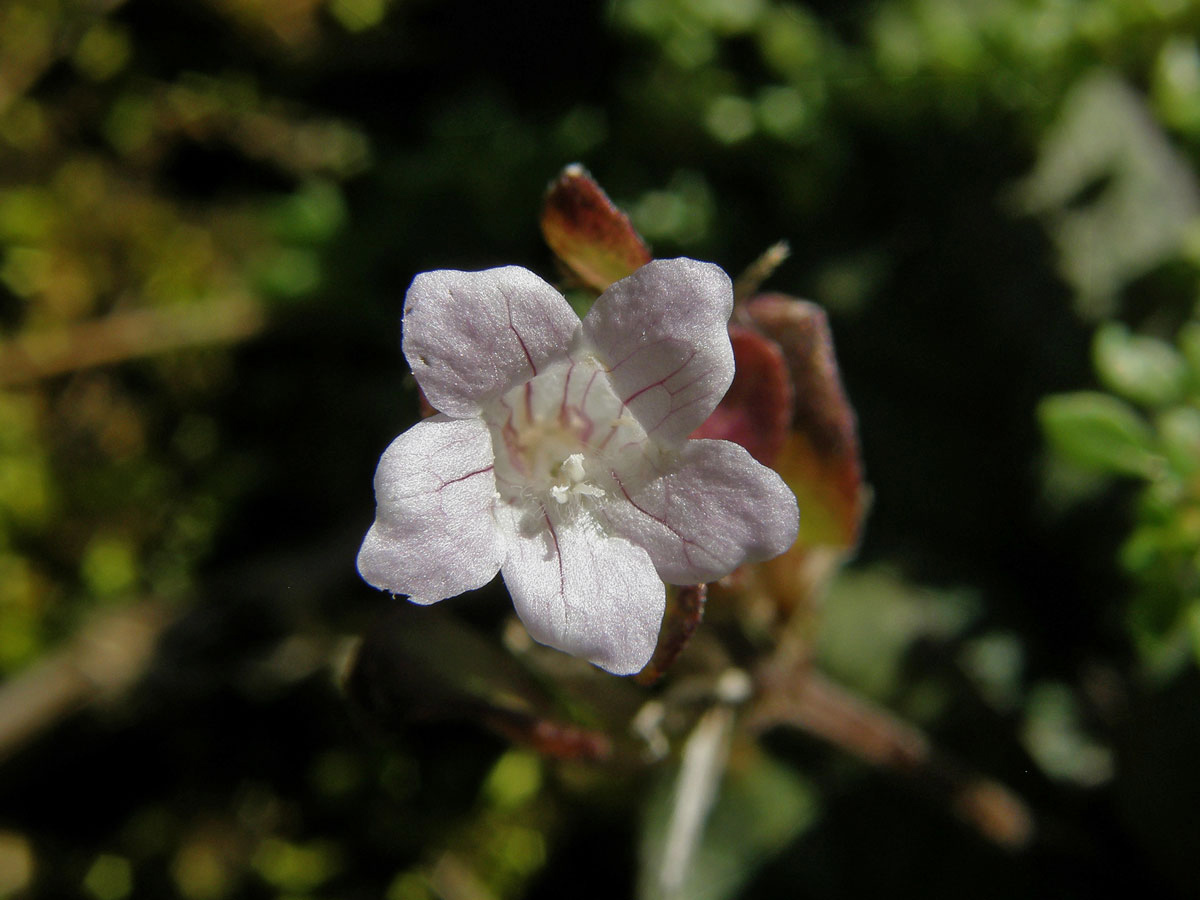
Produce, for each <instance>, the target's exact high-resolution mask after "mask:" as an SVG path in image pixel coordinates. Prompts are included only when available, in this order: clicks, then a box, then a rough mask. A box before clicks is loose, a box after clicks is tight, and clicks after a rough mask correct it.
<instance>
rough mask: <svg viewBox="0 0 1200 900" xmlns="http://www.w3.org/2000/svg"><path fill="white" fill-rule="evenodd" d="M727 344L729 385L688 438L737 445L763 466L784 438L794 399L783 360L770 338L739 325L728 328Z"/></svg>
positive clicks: (777, 347) (767, 462) (773, 457)
mask: <svg viewBox="0 0 1200 900" xmlns="http://www.w3.org/2000/svg"><path fill="white" fill-rule="evenodd" d="M729 340H730V342H731V343H732V344H733V359H734V365H735V368H734V376H733V384H732V385H731V386H730V388H729V392H728V393H727V394H726V395H725V397H724V399H722V400H721V402H720V403H719V404H717V408H716V409H715V410H713V414H712V415H711V416H709V417H708V419H706V420H705V422H704V424H703V425H701V426H700V427H699V428H697V429H696V431H695V432H693V434H692V437H694V438H718V439H720V440H725V441H733V442H734V443H735V444H741V445H742V446H743V447H745V448H746V449H747V450H749V451H750V455H751V456H753V457H754V458H755V459H757V460H758V461H759V462H760V463H762V464H763V465H765V466H769V465H771V464H773V463H774V461H775V457H776V456H777V455H778V453H779V451H780V449H781V448H782V447H783V443H784V440H785V439H786V438H787V433H788V426H789V425H791V422H792V403H793V400H794V397H793V391H792V383H791V378H790V377H789V375H788V367H787V360H785V359H784V356H783V351H782V350H781V349H780V348H779V345H778V344H776V343H775V342H774V341H772V340H769V339H767V338H765V337H763V336H762V335H760V334H758V333H757V332H755V331H751V330H750V329H748V328H742V327H741V326H739V325H730V326H729Z"/></svg>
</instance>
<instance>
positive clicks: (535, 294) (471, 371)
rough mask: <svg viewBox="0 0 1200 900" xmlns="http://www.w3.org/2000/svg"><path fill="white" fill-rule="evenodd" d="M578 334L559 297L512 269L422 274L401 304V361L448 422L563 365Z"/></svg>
mask: <svg viewBox="0 0 1200 900" xmlns="http://www.w3.org/2000/svg"><path fill="white" fill-rule="evenodd" d="M578 328H579V317H578V316H577V315H575V312H574V310H572V309H571V307H570V306H569V305H568V304H567V301H566V300H564V299H563V296H562V294H560V293H559V292H558V291H556V290H555V289H554V288H553V287H551V286H550V285H549V284H547V283H546V282H545V281H543V280H542V279H540V278H538V277H537V276H536V275H534V274H533V273H532V272H530V271H529V270H528V269H522V268H521V267H520V266H504V267H503V268H499V269H488V270H486V271H483V272H458V271H453V270H450V269H443V270H440V271H437V272H425V273H423V274H421V275H418V276H417V277H416V278H414V279H413V283H412V287H410V288H409V289H408V296H407V297H406V298H405V300H404V341H403V346H404V355H405V357H407V359H408V364H409V365H410V366H411V367H412V371H413V374H414V375H415V376H416V377H417V383H418V384H420V385H421V389H422V390H423V391H424V392H425V397H426V398H427V399H428V400H429V402H430V403H431V404H432V405H433V407H434V408H435V409H437V410H439V411H440V412H444V413H447V414H448V415H451V416H456V417H466V416H473V415H476V414H478V412H479V410H480V408H481V406H482V405H483V404H485V403H487V401H489V400H491V399H494V398H496V397H499V396H500V395H501V394H503V393H504V392H505V391H507V390H508V389H509V388H511V387H513V386H515V385H517V384H520V383H521V382H523V381H527V380H528V379H530V378H532V377H533V376H534V375H536V374H537V373H538V372H540V371H541V370H542V369H544V368H545V367H546V365H547V364H548V363H550V362H553V361H554V360H557V359H561V358H565V357H566V352H567V346H568V344H569V343H570V341H571V338H572V337H573V336H574V334H575V332H576V331H577V330H578Z"/></svg>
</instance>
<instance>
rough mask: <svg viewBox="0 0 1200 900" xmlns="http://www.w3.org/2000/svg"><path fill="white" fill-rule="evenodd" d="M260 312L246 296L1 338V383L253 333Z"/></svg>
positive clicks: (260, 324) (22, 381)
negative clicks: (11, 337)
mask: <svg viewBox="0 0 1200 900" xmlns="http://www.w3.org/2000/svg"><path fill="white" fill-rule="evenodd" d="M264 321H265V317H264V315H263V312H262V309H261V308H260V307H259V305H258V304H257V303H255V302H253V301H251V300H248V299H241V298H236V299H228V300H220V301H213V302H210V303H206V304H203V305H194V306H180V307H171V308H167V309H144V310H136V311H133V312H122V313H114V314H112V315H110V316H108V317H106V318H104V319H98V320H95V321H91V322H83V323H80V324H77V325H73V326H71V327H68V328H63V329H60V330H57V331H51V332H45V333H33V334H24V335H21V336H19V337H16V338H13V339H11V340H9V341H5V342H3V343H0V385H12V384H27V383H29V382H32V381H36V380H38V379H40V378H47V377H50V376H53V375H62V374H63V373H66V372H73V371H77V370H79V369H87V368H92V367H94V366H102V365H108V364H110V363H115V362H121V361H122V360H126V359H133V358H136V357H142V356H153V355H155V354H158V353H165V352H167V351H169V350H177V349H180V348H182V347H191V346H196V345H200V344H218V343H228V342H232V341H238V340H241V339H242V338H246V337H249V336H250V335H252V334H255V333H257V332H258V331H260V330H261V329H262V327H263V323H264Z"/></svg>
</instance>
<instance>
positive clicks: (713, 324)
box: [583, 259, 733, 444]
mask: <svg viewBox="0 0 1200 900" xmlns="http://www.w3.org/2000/svg"><path fill="white" fill-rule="evenodd" d="M732 310H733V286H732V284H731V283H730V281H729V276H728V275H726V274H725V273H724V272H723V271H721V269H720V268H719V267H718V266H715V265H713V264H712V263H704V262H697V261H696V260H694V259H662V260H656V261H654V262H651V263H647V264H646V265H644V266H642V268H640V269H638V270H637V271H636V272H634V273H633V274H632V275H630V276H629V277H628V278H623V279H621V280H620V281H618V282H617V283H616V284H614V285H612V287H610V288H609V289H608V290H607V291H605V292H604V293H603V294H602V295H601V296H600V299H598V300H597V301H596V304H595V305H594V306H593V307H592V310H591V312H589V313H588V315H587V318H585V319H584V320H583V333H584V336H585V337H586V339H587V341H588V342H589V343H590V344H591V345H592V347H594V348H595V349H596V350H597V351H598V352H599V355H600V357H601V361H602V362H603V363H604V364H605V365H606V366H608V368H609V369H610V370H611V377H612V382H613V386H614V387H615V388H616V391H617V394H618V395H619V396H620V398H621V399H622V400H623V401H625V403H626V404H627V405H628V406H629V409H630V410H631V411H632V412H633V414H634V416H636V417H637V420H638V421H639V422H640V423H641V425H642V427H643V428H645V429H646V431H647V432H648V433H649V434H650V435H651V437H653V438H655V439H656V440H658V441H659V442H663V443H668V444H671V443H677V442H679V441H682V440H684V439H685V438H686V437H687V436H688V435H689V434H691V433H692V432H693V431H694V430H695V429H696V428H697V427H699V425H700V424H701V423H702V422H703V421H704V420H705V419H707V418H708V416H709V413H711V412H712V411H713V410H714V409H715V408H716V406H717V403H718V402H719V401H720V399H721V398H722V397H723V396H724V395H725V392H726V391H727V390H729V384H730V382H732V381H733V350H732V349H731V348H730V345H729V333H728V330H727V326H728V323H729V315H730V312H731V311H732Z"/></svg>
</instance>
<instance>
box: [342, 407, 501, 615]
mask: <svg viewBox="0 0 1200 900" xmlns="http://www.w3.org/2000/svg"><path fill="white" fill-rule="evenodd" d="M492 463H493V458H492V439H491V436H490V435H489V433H488V429H487V426H486V425H485V424H484V423H483V422H482V421H480V420H478V419H448V418H446V417H445V416H434V417H433V418H431V419H426V420H425V421H423V422H418V423H417V424H416V425H414V426H413V427H412V428H410V429H409V430H408V431H406V432H404V434H402V435H400V437H398V438H396V439H395V440H394V441H392V443H391V445H390V446H389V447H388V448H387V450H385V451H384V453H383V457H382V458H381V459H380V460H379V467H378V468H377V469H376V471H375V502H376V509H375V524H373V525H372V526H371V530H370V531H368V532H367V536H366V538H365V539H364V540H363V544H362V549H361V550H359V552H358V571H359V573H360V574H361V575H362V577H363V579H364V580H366V581H367V582H368V583H369V584H372V585H374V586H375V587H377V588H382V589H383V590H386V591H391V592H392V593H393V594H409V595H410V597H411V599H412V600H413V601H415V602H417V603H434V602H436V601H438V600H442V599H444V598H446V597H453V596H454V595H455V594H461V593H462V592H463V591H469V590H472V589H474V588H477V587H482V586H483V585H485V584H487V583H488V582H489V581H491V580H492V578H493V577H494V576H495V574H496V572H497V571H498V570H499V568H500V563H501V562H502V561H503V559H504V554H505V541H504V538H503V537H502V536H501V535H500V533H499V531H498V530H497V528H496V523H495V519H494V517H493V515H492V505H493V503H494V500H495V494H496V478H495V475H494V474H493V471H492Z"/></svg>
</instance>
